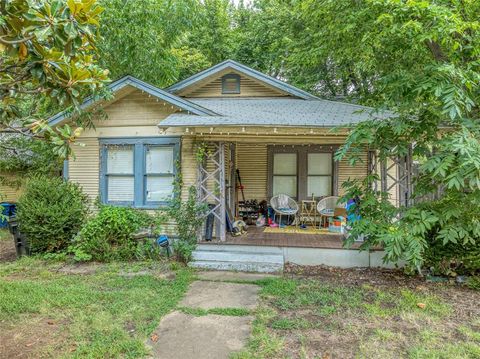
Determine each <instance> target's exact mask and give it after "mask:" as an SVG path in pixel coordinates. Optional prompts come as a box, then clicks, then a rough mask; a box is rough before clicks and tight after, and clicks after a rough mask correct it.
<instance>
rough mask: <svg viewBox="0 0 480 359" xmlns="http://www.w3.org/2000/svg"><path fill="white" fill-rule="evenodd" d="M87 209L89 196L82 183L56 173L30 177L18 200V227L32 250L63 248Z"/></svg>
mask: <svg viewBox="0 0 480 359" xmlns="http://www.w3.org/2000/svg"><path fill="white" fill-rule="evenodd" d="M88 213H89V210H88V198H87V195H86V194H84V193H83V191H82V189H81V187H80V186H78V185H77V184H75V183H72V182H66V181H64V180H63V179H62V178H59V177H53V178H52V177H47V176H37V177H34V178H31V179H29V180H28V181H27V182H26V185H25V189H24V192H23V194H22V195H21V196H20V198H19V200H18V210H17V218H18V223H19V228H20V230H21V232H22V233H24V234H25V235H26V237H27V239H28V241H29V244H30V249H31V252H32V253H52V252H58V251H62V250H64V249H66V248H67V246H68V245H69V244H70V242H71V240H72V238H73V237H74V236H75V235H76V234H77V233H78V231H79V230H80V228H81V227H82V225H83V224H84V223H85V220H86V219H87V216H88Z"/></svg>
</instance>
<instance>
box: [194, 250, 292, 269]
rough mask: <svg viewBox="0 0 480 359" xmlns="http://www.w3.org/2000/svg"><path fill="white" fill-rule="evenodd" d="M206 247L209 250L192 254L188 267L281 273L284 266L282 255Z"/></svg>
mask: <svg viewBox="0 0 480 359" xmlns="http://www.w3.org/2000/svg"><path fill="white" fill-rule="evenodd" d="M207 247H209V248H207V249H205V250H204V249H203V248H201V249H197V250H196V251H194V252H193V261H192V262H190V263H189V264H188V265H189V266H190V267H194V268H205V269H216V270H235V271H244V272H261V273H275V272H281V271H282V270H283V266H284V264H285V263H284V258H283V254H278V253H271V252H257V251H251V252H247V251H245V250H243V251H232V250H228V249H223V248H216V249H213V248H212V247H216V246H207Z"/></svg>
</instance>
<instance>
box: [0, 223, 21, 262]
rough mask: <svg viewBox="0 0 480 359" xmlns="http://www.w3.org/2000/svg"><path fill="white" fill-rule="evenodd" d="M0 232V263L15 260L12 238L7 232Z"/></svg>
mask: <svg viewBox="0 0 480 359" xmlns="http://www.w3.org/2000/svg"><path fill="white" fill-rule="evenodd" d="M0 231H1V233H0V263H2V262H12V261H14V260H15V259H17V253H16V252H15V244H14V243H13V238H12V236H11V235H10V233H9V232H8V231H5V230H0Z"/></svg>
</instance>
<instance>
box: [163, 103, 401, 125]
mask: <svg viewBox="0 0 480 359" xmlns="http://www.w3.org/2000/svg"><path fill="white" fill-rule="evenodd" d="M189 100H190V101H191V102H193V103H195V104H197V105H199V106H201V107H203V108H207V109H209V110H211V111H213V112H215V113H217V114H219V115H218V116H203V115H200V116H196V115H188V114H185V113H175V114H172V115H170V116H168V117H167V118H166V119H165V120H163V121H161V122H160V123H159V126H160V127H163V128H167V127H179V126H182V127H186V126H188V127H195V126H278V127H336V126H346V125H354V124H357V123H359V122H362V121H365V120H368V119H385V118H388V117H391V116H393V113H389V112H383V113H378V112H377V113H373V109H372V108H369V107H364V106H359V105H353V104H349V103H345V102H336V101H327V100H301V99H283V98H268V99H267V98H263V99H253V98H249V99H232V98H222V99H218V98H216V99H189Z"/></svg>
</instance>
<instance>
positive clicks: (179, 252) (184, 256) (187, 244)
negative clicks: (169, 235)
mask: <svg viewBox="0 0 480 359" xmlns="http://www.w3.org/2000/svg"><path fill="white" fill-rule="evenodd" d="M179 183H180V182H179ZM176 188H177V193H176V196H175V198H174V199H173V200H172V203H171V204H170V207H169V209H168V214H169V215H170V217H171V218H172V219H173V220H175V222H176V225H177V234H178V239H177V240H176V241H175V242H173V245H172V246H173V250H174V252H175V255H176V257H177V259H178V260H179V261H182V262H184V263H188V262H189V261H190V260H191V259H192V252H193V251H194V250H195V248H196V246H197V232H198V230H199V228H200V226H201V225H202V222H203V221H204V216H203V214H204V213H205V211H206V208H207V207H206V205H205V204H203V203H198V200H197V189H196V188H195V187H194V186H191V187H190V188H189V189H188V199H187V200H186V201H182V200H181V196H180V188H181V185H180V184H177V185H176Z"/></svg>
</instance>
